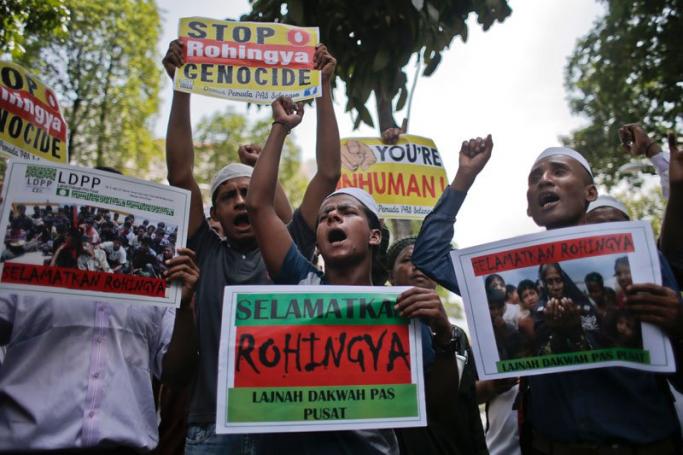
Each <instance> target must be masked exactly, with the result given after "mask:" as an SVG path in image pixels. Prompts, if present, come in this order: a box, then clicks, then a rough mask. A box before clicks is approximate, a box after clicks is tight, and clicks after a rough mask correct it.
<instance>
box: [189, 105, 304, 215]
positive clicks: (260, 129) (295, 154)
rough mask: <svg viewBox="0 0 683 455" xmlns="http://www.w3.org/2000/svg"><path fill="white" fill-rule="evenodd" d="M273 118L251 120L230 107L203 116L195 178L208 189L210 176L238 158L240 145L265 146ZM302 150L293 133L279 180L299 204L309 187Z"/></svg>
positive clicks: (196, 138)
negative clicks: (303, 170)
mask: <svg viewBox="0 0 683 455" xmlns="http://www.w3.org/2000/svg"><path fill="white" fill-rule="evenodd" d="M270 122H271V121H270V119H268V118H264V119H261V120H255V121H249V120H248V119H247V117H246V116H244V115H242V114H238V113H236V112H233V111H232V110H231V109H229V108H228V109H227V110H225V111H224V112H219V113H215V114H212V115H211V116H209V117H204V118H202V119H201V120H200V121H199V123H198V124H197V128H196V132H195V133H194V142H195V146H194V147H195V173H194V174H195V178H196V179H197V182H198V183H199V186H200V187H201V188H202V190H203V191H204V192H205V193H206V194H205V199H204V200H210V199H209V198H208V196H209V195H208V190H209V187H210V182H211V178H212V177H213V176H214V175H215V174H216V172H218V171H219V170H220V169H221V168H222V167H223V166H225V165H226V164H228V163H230V162H238V161H239V156H238V155H237V150H238V149H239V146H240V145H246V144H257V145H260V146H263V145H264V144H265V142H266V138H267V137H268V133H269V132H270V126H271V123H270ZM300 163H301V150H300V149H299V148H298V147H297V145H296V144H295V143H294V140H293V139H292V137H291V136H288V137H287V139H286V140H285V146H284V149H283V150H282V160H281V162H280V175H279V180H280V183H281V184H282V186H283V188H284V190H285V193H287V196H288V198H289V201H290V203H291V204H292V207H297V206H298V205H299V204H300V203H301V200H302V199H303V196H304V191H305V190H306V185H307V182H306V178H305V177H304V175H303V174H302V173H301V166H300Z"/></svg>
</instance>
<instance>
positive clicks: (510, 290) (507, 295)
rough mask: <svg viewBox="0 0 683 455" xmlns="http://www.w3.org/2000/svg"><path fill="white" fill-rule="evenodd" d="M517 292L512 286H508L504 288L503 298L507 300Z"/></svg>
mask: <svg viewBox="0 0 683 455" xmlns="http://www.w3.org/2000/svg"><path fill="white" fill-rule="evenodd" d="M516 290H517V288H516V287H515V285H514V284H508V285H506V286H505V298H506V299H508V298H510V296H511V295H512V294H513V293H514V292H515V291H516Z"/></svg>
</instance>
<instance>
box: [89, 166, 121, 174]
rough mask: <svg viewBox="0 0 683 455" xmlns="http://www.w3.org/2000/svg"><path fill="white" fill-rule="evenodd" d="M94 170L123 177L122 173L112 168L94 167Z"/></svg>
mask: <svg viewBox="0 0 683 455" xmlns="http://www.w3.org/2000/svg"><path fill="white" fill-rule="evenodd" d="M95 169H97V170H98V171H104V172H111V173H112V174H119V175H123V173H122V172H121V171H119V170H118V169H114V168H113V167H109V166H95Z"/></svg>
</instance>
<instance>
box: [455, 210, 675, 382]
mask: <svg viewBox="0 0 683 455" xmlns="http://www.w3.org/2000/svg"><path fill="white" fill-rule="evenodd" d="M451 256H452V259H453V265H454V267H455V272H456V276H457V278H458V283H460V290H461V292H462V297H463V300H464V302H465V310H466V311H465V312H466V314H467V322H468V326H469V327H470V330H471V334H472V338H473V343H472V346H473V349H474V352H475V360H476V362H475V363H476V365H477V370H478V372H479V377H480V378H481V379H498V378H505V377H516V376H525V375H534V374H545V373H551V372H558V371H571V370H581V369H588V368H598V367H608V366H625V367H630V368H635V369H639V370H647V371H656V372H669V371H674V369H675V364H674V359H673V354H672V350H671V345H670V343H669V341H668V338H667V337H666V336H665V335H664V334H663V333H662V332H661V331H660V330H659V329H658V328H657V327H655V326H653V325H650V324H645V323H642V324H641V323H640V322H639V321H637V320H636V319H635V318H634V317H633V315H632V314H631V313H630V312H629V311H628V305H626V304H625V303H624V289H625V288H626V287H627V286H628V285H630V284H632V283H661V275H660V267H659V257H658V254H657V248H656V246H655V243H654V238H653V235H652V229H651V227H650V225H649V223H647V222H645V221H634V222H623V223H606V224H599V225H586V226H580V227H574V228H566V229H554V230H551V231H546V232H542V233H539V234H533V235H526V236H522V237H516V238H512V239H508V240H502V241H499V242H494V243H490V244H486V245H480V246H476V247H472V248H465V249H462V250H458V251H454V252H452V253H451ZM508 284H512V285H514V286H517V287H518V294H519V295H520V303H519V307H518V308H515V306H516V305H510V304H509V303H506V296H505V286H506V285H508ZM515 310H517V311H519V314H518V315H515Z"/></svg>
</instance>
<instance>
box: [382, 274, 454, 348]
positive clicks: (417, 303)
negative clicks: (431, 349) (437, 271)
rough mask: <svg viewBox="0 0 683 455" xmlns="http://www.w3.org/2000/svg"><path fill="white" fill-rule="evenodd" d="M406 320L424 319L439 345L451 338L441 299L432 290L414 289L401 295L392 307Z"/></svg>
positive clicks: (449, 324) (449, 325) (449, 326)
mask: <svg viewBox="0 0 683 455" xmlns="http://www.w3.org/2000/svg"><path fill="white" fill-rule="evenodd" d="M394 308H395V309H396V310H397V311H398V312H399V314H400V315H401V316H403V317H406V318H424V319H425V320H426V322H427V324H429V327H430V328H431V329H432V331H433V332H434V333H436V338H437V340H438V341H439V342H442V341H443V342H442V343H441V344H444V345H445V344H447V343H448V341H449V340H450V338H451V323H450V322H449V321H448V316H447V315H446V310H445V309H444V307H443V305H442V304H441V298H440V297H439V295H438V294H437V293H436V291H435V290H433V289H425V288H418V287H414V288H411V289H408V290H407V291H405V292H404V293H402V294H401V295H400V296H399V298H398V300H397V301H396V305H395V307H394Z"/></svg>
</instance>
